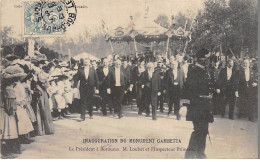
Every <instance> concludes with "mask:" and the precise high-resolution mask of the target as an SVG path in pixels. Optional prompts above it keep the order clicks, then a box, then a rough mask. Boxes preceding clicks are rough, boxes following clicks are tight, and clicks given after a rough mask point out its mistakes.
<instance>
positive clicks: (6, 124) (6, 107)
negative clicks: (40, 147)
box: [1, 65, 33, 155]
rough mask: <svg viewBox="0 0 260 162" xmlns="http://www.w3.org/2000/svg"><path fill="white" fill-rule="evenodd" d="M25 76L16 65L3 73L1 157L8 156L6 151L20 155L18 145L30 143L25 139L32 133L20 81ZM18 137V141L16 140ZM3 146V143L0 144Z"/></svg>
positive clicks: (23, 90)
mask: <svg viewBox="0 0 260 162" xmlns="http://www.w3.org/2000/svg"><path fill="white" fill-rule="evenodd" d="M26 75H27V74H26V73H24V71H23V69H22V68H21V67H19V66H18V65H12V66H8V67H7V68H6V69H5V70H4V71H3V80H2V85H1V91H2V92H3V93H2V94H3V95H1V96H2V98H1V101H2V103H3V104H2V108H3V109H1V110H2V111H1V115H2V119H3V135H2V138H3V139H4V144H5V145H4V148H5V149H3V150H2V152H3V155H8V153H10V152H7V151H6V150H9V151H12V152H11V153H18V154H19V153H21V151H20V143H19V142H22V143H30V142H31V140H29V139H27V138H26V137H25V135H26V134H28V133H29V132H31V131H33V126H32V123H31V121H30V119H29V117H28V114H27V112H26V110H25V107H26V94H25V89H24V87H23V86H22V84H21V82H20V80H21V78H22V77H25V76H26ZM18 137H19V140H18ZM2 144H3V143H2Z"/></svg>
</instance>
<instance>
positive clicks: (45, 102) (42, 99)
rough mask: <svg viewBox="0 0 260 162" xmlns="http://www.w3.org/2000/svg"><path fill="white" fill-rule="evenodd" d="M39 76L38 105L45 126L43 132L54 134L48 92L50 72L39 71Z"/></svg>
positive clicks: (37, 86)
mask: <svg viewBox="0 0 260 162" xmlns="http://www.w3.org/2000/svg"><path fill="white" fill-rule="evenodd" d="M37 77H38V82H37V85H36V89H37V90H38V92H39V98H38V99H39V100H38V106H39V109H40V113H41V122H42V125H43V128H44V130H43V133H45V134H53V133H54V126H53V121H52V116H51V110H50V104H49V98H48V94H47V88H48V86H49V85H48V74H47V73H45V72H43V71H42V72H40V73H38V75H37Z"/></svg>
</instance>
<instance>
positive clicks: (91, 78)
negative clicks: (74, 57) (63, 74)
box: [74, 59, 99, 121]
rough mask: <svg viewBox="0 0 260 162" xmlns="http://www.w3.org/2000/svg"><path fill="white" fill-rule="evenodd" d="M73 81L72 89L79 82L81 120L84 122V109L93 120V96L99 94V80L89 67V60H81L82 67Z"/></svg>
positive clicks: (93, 70)
mask: <svg viewBox="0 0 260 162" xmlns="http://www.w3.org/2000/svg"><path fill="white" fill-rule="evenodd" d="M74 79H75V81H74V88H76V87H77V85H78V81H80V86H79V91H80V99H81V119H82V120H83V121H84V120H85V113H86V108H88V112H89V116H90V119H93V95H94V94H95V93H96V94H98V93H99V79H98V75H97V73H96V71H95V69H94V68H93V67H90V60H89V59H85V60H83V66H81V67H79V68H78V72H77V74H75V76H74Z"/></svg>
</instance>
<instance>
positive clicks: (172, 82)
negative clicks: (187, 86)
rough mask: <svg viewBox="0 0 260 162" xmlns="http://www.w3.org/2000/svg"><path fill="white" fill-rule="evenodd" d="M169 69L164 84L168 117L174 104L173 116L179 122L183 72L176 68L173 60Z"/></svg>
mask: <svg viewBox="0 0 260 162" xmlns="http://www.w3.org/2000/svg"><path fill="white" fill-rule="evenodd" d="M170 65H171V68H170V69H168V70H167V71H166V73H165V79H164V84H165V87H166V91H168V92H167V94H168V97H169V103H168V104H169V112H168V116H169V115H170V114H171V112H172V106H173V104H174V115H176V117H177V120H180V114H179V110H180V99H181V90H182V87H183V84H184V82H185V81H186V79H185V75H184V71H183V69H182V68H181V67H179V66H178V62H177V61H175V60H173V61H172V62H171V63H170Z"/></svg>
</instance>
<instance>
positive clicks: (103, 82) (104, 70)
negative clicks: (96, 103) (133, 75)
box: [97, 58, 113, 116]
mask: <svg viewBox="0 0 260 162" xmlns="http://www.w3.org/2000/svg"><path fill="white" fill-rule="evenodd" d="M109 73H110V67H109V61H108V59H106V58H105V59H104V60H103V66H100V67H99V68H98V69H97V75H98V79H99V93H100V97H101V98H102V99H101V108H102V113H103V116H106V115H107V109H106V104H108V108H109V111H110V114H112V108H113V101H112V96H111V94H107V89H108V88H109Z"/></svg>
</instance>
